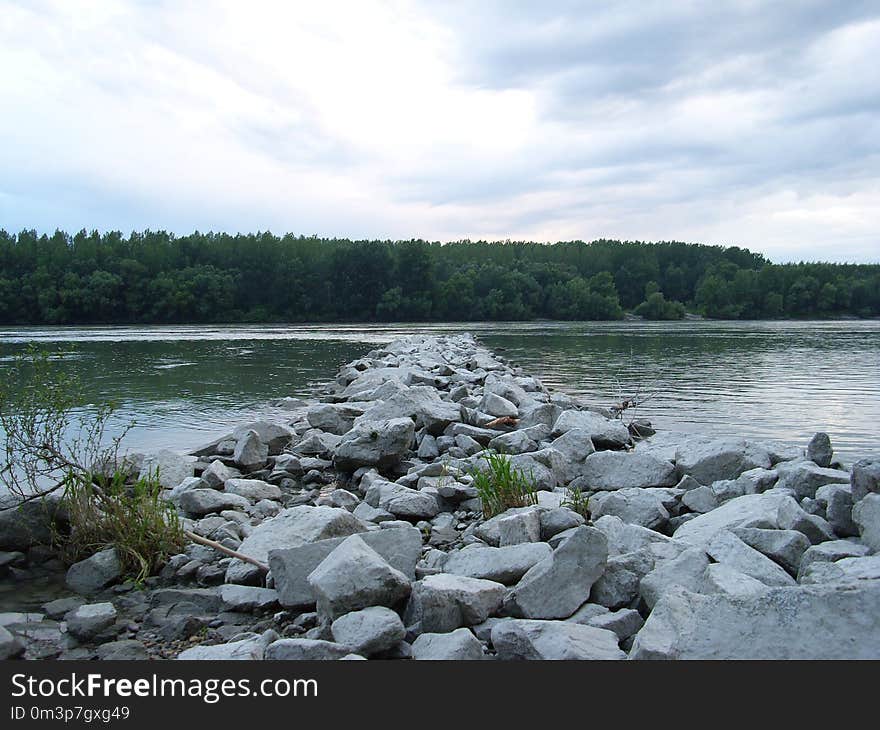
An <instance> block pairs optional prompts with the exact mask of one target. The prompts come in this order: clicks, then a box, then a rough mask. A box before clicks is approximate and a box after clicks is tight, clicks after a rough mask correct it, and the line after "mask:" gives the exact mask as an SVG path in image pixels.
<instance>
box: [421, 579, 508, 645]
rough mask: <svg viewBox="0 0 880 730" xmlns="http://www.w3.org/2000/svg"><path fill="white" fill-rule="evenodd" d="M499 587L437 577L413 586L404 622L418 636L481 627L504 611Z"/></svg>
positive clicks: (487, 582) (481, 581) (480, 581)
mask: <svg viewBox="0 0 880 730" xmlns="http://www.w3.org/2000/svg"><path fill="white" fill-rule="evenodd" d="M504 592H505V588H504V586H503V585H501V584H500V583H495V582H494V581H490V580H481V579H479V578H468V577H466V576H462V575H451V574H449V573H437V574H436V575H429V576H426V577H425V578H423V579H422V580H420V581H417V582H416V583H414V584H413V590H412V596H411V597H410V600H409V603H408V604H407V607H406V613H405V614H404V621H405V623H406V625H407V627H409V628H410V629H412V630H414V631H415V632H416V633H422V632H429V633H430V632H434V633H446V632H449V631H453V630H455V629H457V628H459V627H460V626H473V625H475V624H479V623H482V622H483V621H485V620H486V619H487V618H489V616H491V615H493V614H494V613H496V612H497V611H498V610H499V609H500V608H501V603H502V601H503V600H504Z"/></svg>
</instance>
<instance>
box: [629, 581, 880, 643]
mask: <svg viewBox="0 0 880 730" xmlns="http://www.w3.org/2000/svg"><path fill="white" fill-rule="evenodd" d="M878 605H880V581H864V582H861V583H859V584H856V585H846V586H840V585H832V586H828V585H816V586H796V587H788V588H769V589H767V590H766V591H765V592H763V593H761V594H759V595H756V596H751V597H748V596H745V597H731V596H726V595H723V594H713V595H698V594H695V593H691V592H689V591H684V590H677V591H673V592H670V593H667V594H666V596H664V598H663V599H662V600H661V601H660V602H659V603H658V604H657V605H656V606H655V607H654V610H653V611H652V612H651V615H650V616H649V617H648V620H647V621H646V622H645V626H644V627H643V628H642V630H641V631H640V632H639V633H638V634H637V635H636V638H635V642H634V644H633V648H632V651H631V652H630V658H631V659H876V658H877V657H878V656H880V612H878V611H877V606H878Z"/></svg>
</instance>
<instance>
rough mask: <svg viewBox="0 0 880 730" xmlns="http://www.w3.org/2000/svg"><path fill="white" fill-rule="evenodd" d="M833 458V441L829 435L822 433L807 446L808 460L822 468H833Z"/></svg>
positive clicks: (816, 435) (814, 437)
mask: <svg viewBox="0 0 880 730" xmlns="http://www.w3.org/2000/svg"><path fill="white" fill-rule="evenodd" d="M833 456H834V449H833V448H831V439H830V438H829V437H828V434H827V433H823V432H822V431H820V432H819V433H817V434H815V435H814V436H813V438H811V439H810V443H808V444H807V458H808V459H809V460H810V461H812V462H814V463H815V464H818V465H819V466H821V467H828V466H831V459H832V458H833Z"/></svg>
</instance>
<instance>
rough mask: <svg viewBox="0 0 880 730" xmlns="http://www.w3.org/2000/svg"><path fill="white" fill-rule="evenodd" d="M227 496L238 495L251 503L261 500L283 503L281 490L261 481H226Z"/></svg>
mask: <svg viewBox="0 0 880 730" xmlns="http://www.w3.org/2000/svg"><path fill="white" fill-rule="evenodd" d="M225 491H226V493H227V494H237V495H239V496H240V497H244V498H245V499H247V500H249V501H251V502H259V501H260V500H261V499H271V500H275V501H281V490H280V489H279V488H278V487H276V486H275V485H274V484H269V483H268V482H264V481H262V480H260V479H229V480H227V481H226V487H225Z"/></svg>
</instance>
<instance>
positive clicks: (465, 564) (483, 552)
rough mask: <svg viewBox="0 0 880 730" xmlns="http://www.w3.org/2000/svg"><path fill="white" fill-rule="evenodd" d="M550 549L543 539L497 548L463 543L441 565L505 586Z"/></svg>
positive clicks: (524, 572) (465, 574)
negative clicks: (463, 545)
mask: <svg viewBox="0 0 880 730" xmlns="http://www.w3.org/2000/svg"><path fill="white" fill-rule="evenodd" d="M552 553H553V550H552V548H551V547H550V546H549V545H548V544H547V543H545V542H530V543H522V544H521V545H509V546H506V547H497V548H495V547H477V546H473V547H466V548H464V549H463V550H458V551H457V552H454V553H451V554H450V555H449V558H448V559H447V560H446V562H445V563H444V565H443V570H444V571H445V572H447V573H452V574H453V575H464V576H467V577H468V578H482V579H483V580H492V581H495V582H496V583H503V584H504V585H508V586H509V585H513V584H514V583H516V582H517V581H518V580H519V579H520V578H522V577H523V576H524V575H525V574H526V573H527V572H528V571H529V570H530V569H531V568H532V567H533V566H535V565H537V564H538V563H540V562H541V561H542V560H545V559H546V558H548V557H549V556H550V555H551V554H552Z"/></svg>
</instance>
